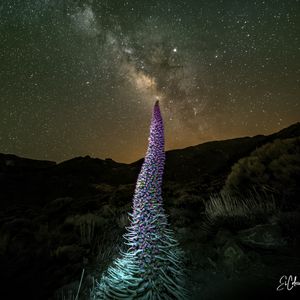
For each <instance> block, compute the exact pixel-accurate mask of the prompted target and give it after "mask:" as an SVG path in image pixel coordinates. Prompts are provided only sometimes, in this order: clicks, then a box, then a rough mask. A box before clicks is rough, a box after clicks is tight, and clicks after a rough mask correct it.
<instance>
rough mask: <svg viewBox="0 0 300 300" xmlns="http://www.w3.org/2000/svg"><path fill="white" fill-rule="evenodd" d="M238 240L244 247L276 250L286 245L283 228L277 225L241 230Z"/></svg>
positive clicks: (264, 225)
mask: <svg viewBox="0 0 300 300" xmlns="http://www.w3.org/2000/svg"><path fill="white" fill-rule="evenodd" d="M237 238H238V240H239V241H240V242H241V243H243V244H244V245H247V246H251V247H254V248H263V249H275V248H278V247H281V246H284V245H285V244H286V242H285V241H284V239H283V238H282V233H281V228H280V226H278V225H276V224H263V225H257V226H255V227H252V228H250V229H246V230H241V231H239V232H238V234H237Z"/></svg>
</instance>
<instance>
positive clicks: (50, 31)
mask: <svg viewBox="0 0 300 300" xmlns="http://www.w3.org/2000/svg"><path fill="white" fill-rule="evenodd" d="M299 4H300V3H299V1H297V0H294V1H243V4H241V2H239V1H216V0H212V1H199V0H198V1H196V0H194V1H177V0H172V1H171V0H169V1H144V0H140V1H58V0H53V1H51V0H43V1H42V0H30V1H21V0H19V1H9V0H4V1H1V4H0V41H1V42H0V66H1V68H0V82H1V85H0V152H4V153H14V154H17V155H21V156H25V157H31V158H38V159H51V160H56V161H61V160H64V159H68V158H72V157H74V156H79V155H83V156H84V155H91V156H95V157H100V158H106V157H111V158H113V159H115V160H117V161H123V162H132V161H134V160H136V159H139V158H141V157H142V156H143V155H144V153H145V149H146V142H145V141H146V140H147V135H148V126H149V118H150V115H151V108H152V105H153V103H154V102H155V101H156V100H157V99H159V100H160V104H161V110H162V114H163V115H164V120H165V127H166V148H167V149H174V148H181V147H186V146H190V145H194V144H199V143H202V142H205V141H209V140H215V139H226V138H233V137H239V136H245V135H255V134H269V133H271V132H274V131H276V130H279V129H281V128H283V127H285V126H288V125H290V124H292V123H294V122H296V121H299V119H300V106H299V104H298V102H299V94H300V93H299V91H300V89H299V86H300V85H299V73H300V71H299V50H300V42H299V38H298V36H299V25H300V24H299V20H300V18H299V12H300V10H299V9H300V5H299Z"/></svg>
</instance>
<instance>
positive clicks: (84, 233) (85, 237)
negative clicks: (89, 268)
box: [65, 213, 106, 245]
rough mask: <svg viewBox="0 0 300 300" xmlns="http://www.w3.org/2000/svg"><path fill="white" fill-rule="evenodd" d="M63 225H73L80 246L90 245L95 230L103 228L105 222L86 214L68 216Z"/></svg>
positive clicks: (95, 216) (100, 218) (98, 217)
mask: <svg viewBox="0 0 300 300" xmlns="http://www.w3.org/2000/svg"><path fill="white" fill-rule="evenodd" d="M65 224H70V225H73V226H74V227H75V228H76V229H77V230H78V231H79V233H80V238H81V243H82V244H89V245H91V244H92V243H93V240H94V237H95V228H96V227H97V228H98V227H103V226H104V225H105V224H106V220H105V219H104V218H102V217H100V216H97V215H94V214H91V213H88V214H84V215H75V216H70V217H68V218H67V219H66V220H65Z"/></svg>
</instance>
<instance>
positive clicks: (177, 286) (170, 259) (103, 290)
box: [91, 101, 187, 300]
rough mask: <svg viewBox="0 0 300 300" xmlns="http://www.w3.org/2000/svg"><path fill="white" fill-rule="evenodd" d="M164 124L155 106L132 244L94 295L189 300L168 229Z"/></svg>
mask: <svg viewBox="0 0 300 300" xmlns="http://www.w3.org/2000/svg"><path fill="white" fill-rule="evenodd" d="M164 164H165V151H164V127H163V120H162V116H161V113H160V108H159V103H158V101H157V102H156V103H155V105H154V109H153V114H152V120H151V127H150V137H149V145H148V150H147V153H146V156H145V159H144V163H143V165H142V168H141V171H140V174H139V176H138V180H137V183H136V188H135V192H134V197H133V211H132V213H131V214H129V215H130V221H131V222H130V226H129V227H128V228H127V233H126V234H125V235H124V238H125V241H126V242H125V243H126V244H127V245H128V250H127V251H126V252H121V253H120V258H117V259H116V260H115V261H114V263H113V265H112V266H111V267H109V268H108V270H107V272H105V273H104V275H103V276H102V278H101V280H100V282H99V284H98V285H97V286H96V288H95V290H94V291H93V292H92V295H91V299H149V300H156V299H157V300H159V299H164V300H168V299H180V300H183V299H186V298H187V294H186V290H185V288H184V272H183V263H182V258H183V252H182V251H181V250H180V249H179V247H178V242H177V241H176V239H175V237H174V233H173V231H172V230H171V229H169V227H168V222H167V217H166V215H165V211H164V208H163V201H162V195H161V192H162V177H163V171H164Z"/></svg>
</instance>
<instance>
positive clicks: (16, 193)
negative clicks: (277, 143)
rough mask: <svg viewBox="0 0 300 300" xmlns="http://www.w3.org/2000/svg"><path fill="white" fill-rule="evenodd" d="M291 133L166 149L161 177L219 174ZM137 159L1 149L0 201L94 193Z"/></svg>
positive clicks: (125, 179)
mask: <svg viewBox="0 0 300 300" xmlns="http://www.w3.org/2000/svg"><path fill="white" fill-rule="evenodd" d="M296 136H300V123H296V124H293V125H291V126H289V127H287V128H285V129H283V130H281V131H279V132H276V133H274V134H271V135H268V136H264V135H257V136H254V137H243V138H236V139H230V140H224V141H213V142H207V143H204V144H200V145H196V146H191V147H187V148H184V149H179V150H171V151H167V152H166V157H167V159H166V172H165V181H173V182H176V183H179V184H181V183H183V184H184V183H189V182H202V181H203V180H206V181H207V180H208V181H209V180H213V179H214V180H216V179H218V178H221V179H222V178H224V176H226V175H227V174H228V172H229V171H230V168H231V166H232V165H233V164H234V163H235V162H237V161H238V160H239V159H240V158H242V157H245V156H248V155H249V154H250V153H251V152H252V151H253V150H255V149H256V148H258V147H260V146H262V145H263V144H265V143H268V142H272V141H273V140H275V139H285V138H292V137H296ZM142 162H143V159H140V160H138V161H136V162H134V163H131V164H124V163H118V162H115V161H113V160H112V159H105V160H102V159H98V158H91V157H89V156H85V157H77V158H73V159H70V160H67V161H64V162H62V163H58V164H57V163H55V162H52V161H43V160H34V159H27V158H21V157H18V156H15V155H11V154H0V189H1V201H0V205H1V206H2V207H3V206H6V205H9V204H13V203H16V202H23V203H27V204H29V203H31V204H37V205H43V204H45V203H47V200H51V199H55V198H57V197H65V196H71V197H75V198H77V197H83V196H90V195H96V194H97V193H98V191H97V189H95V184H99V183H106V184H109V185H113V186H117V185H120V184H133V183H135V181H136V179H137V175H138V172H139V170H140V167H141V164H142ZM221 179H220V180H221ZM222 182H223V181H222V180H221V183H222Z"/></svg>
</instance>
